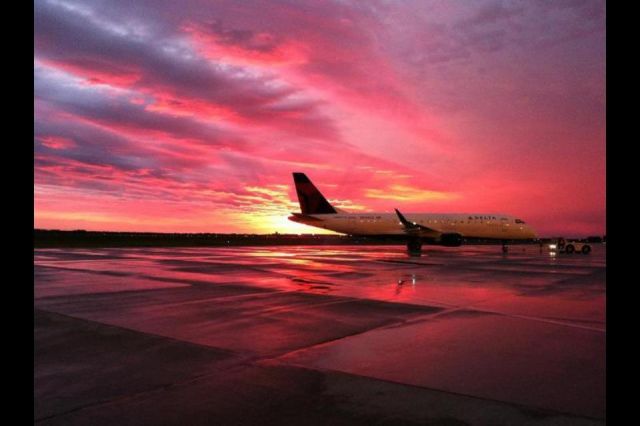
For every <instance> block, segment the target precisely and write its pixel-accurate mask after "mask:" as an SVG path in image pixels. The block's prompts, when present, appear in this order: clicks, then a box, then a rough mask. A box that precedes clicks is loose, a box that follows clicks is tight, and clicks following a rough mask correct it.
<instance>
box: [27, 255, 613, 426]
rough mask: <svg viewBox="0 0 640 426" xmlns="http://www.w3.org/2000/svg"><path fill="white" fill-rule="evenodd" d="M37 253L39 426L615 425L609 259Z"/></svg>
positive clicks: (36, 408) (36, 346) (35, 368)
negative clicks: (610, 393)
mask: <svg viewBox="0 0 640 426" xmlns="http://www.w3.org/2000/svg"><path fill="white" fill-rule="evenodd" d="M425 249H426V250H425V252H426V254H425V255H424V256H422V257H408V256H407V255H406V253H405V251H404V247H402V246H358V247H349V246H332V247H328V246H324V247H323V246H307V247H291V246H286V247H285V246H281V247H235V248H219V247H218V248H139V249H137V248H109V249H37V250H35V254H34V265H35V271H34V272H35V278H34V284H35V287H34V292H35V300H34V305H35V331H34V340H35V366H34V371H35V389H34V391H35V421H36V423H38V424H114V423H117V424H121V425H128V424H191V425H199V424H303V423H304V424H384V425H387V424H444V425H466V424H474V425H475V424H491V425H501V424H504V425H511V424H524V425H551V424H562V425H564V424H567V425H569V424H571V425H574V424H604V413H605V340H606V321H605V297H606V279H605V273H606V264H605V247H604V246H602V245H595V246H594V250H593V252H592V254H590V255H562V254H559V255H552V254H550V253H548V252H546V251H543V252H540V251H539V249H538V247H537V246H513V247H511V251H510V252H509V253H508V254H506V255H504V254H503V253H502V252H501V250H500V247H499V246H463V247H460V248H442V247H425Z"/></svg>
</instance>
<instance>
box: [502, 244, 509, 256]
mask: <svg viewBox="0 0 640 426" xmlns="http://www.w3.org/2000/svg"><path fill="white" fill-rule="evenodd" d="M502 253H504V254H507V253H509V247H508V246H507V242H506V241H503V242H502Z"/></svg>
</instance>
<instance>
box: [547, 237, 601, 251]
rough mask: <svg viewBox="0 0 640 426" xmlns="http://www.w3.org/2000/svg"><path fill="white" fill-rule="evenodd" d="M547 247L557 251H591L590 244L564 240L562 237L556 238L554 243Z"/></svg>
mask: <svg viewBox="0 0 640 426" xmlns="http://www.w3.org/2000/svg"><path fill="white" fill-rule="evenodd" d="M549 249H550V250H552V251H556V252H558V253H566V254H573V253H582V254H589V253H591V244H589V243H583V242H580V241H566V240H565V239H564V238H558V241H557V242H556V243H552V244H549Z"/></svg>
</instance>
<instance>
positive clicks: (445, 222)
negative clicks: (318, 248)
mask: <svg viewBox="0 0 640 426" xmlns="http://www.w3.org/2000/svg"><path fill="white" fill-rule="evenodd" d="M405 217H406V219H407V220H408V221H410V222H413V223H416V224H418V225H422V226H424V227H426V228H429V229H431V230H433V231H431V232H430V231H422V232H420V235H421V236H423V237H427V238H429V237H433V238H437V237H438V236H439V235H441V234H448V233H456V234H460V235H461V236H462V237H465V238H487V239H502V240H512V239H530V238H535V236H536V235H535V232H534V231H533V229H532V228H531V227H529V226H528V225H526V224H525V223H524V222H523V221H521V220H520V219H516V218H515V217H513V216H508V215H504V214H476V213H456V214H445V213H413V214H412V213H407V214H405ZM290 219H291V220H293V221H295V222H298V223H303V224H305V225H310V226H314V227H317V228H323V229H329V230H331V231H335V232H339V233H342V234H349V235H379V236H385V235H387V236H392V235H406V231H405V229H404V227H403V225H402V223H401V222H400V221H399V219H398V216H397V215H396V214H394V213H337V214H311V215H296V216H292V217H291V218H290Z"/></svg>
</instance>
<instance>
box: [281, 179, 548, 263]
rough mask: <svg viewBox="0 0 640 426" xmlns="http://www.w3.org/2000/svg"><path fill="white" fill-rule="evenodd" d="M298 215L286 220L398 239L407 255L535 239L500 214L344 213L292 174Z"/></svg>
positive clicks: (517, 222)
mask: <svg viewBox="0 0 640 426" xmlns="http://www.w3.org/2000/svg"><path fill="white" fill-rule="evenodd" d="M293 180H294V182H295V185H296V192H297V194H298V201H299V202H300V210H301V213H293V215H292V216H289V220H292V221H294V222H298V223H302V224H305V225H309V226H315V227H317V228H324V229H329V230H332V231H335V232H340V233H342V234H349V235H358V236H368V237H385V238H393V237H398V238H400V239H402V240H404V241H406V242H407V249H408V250H409V252H411V253H419V252H420V250H421V249H422V243H428V244H437V245H442V246H448V247H457V246H460V245H462V243H463V242H464V241H473V240H474V239H475V240H497V241H501V242H502V244H503V248H504V249H505V250H506V243H507V242H509V241H512V240H529V239H532V238H535V237H536V235H535V232H534V231H533V229H531V227H529V226H528V225H527V224H525V223H524V221H522V220H521V219H516V218H514V217H513V216H508V215H504V214H484V213H483V214H478V213H455V214H445V213H413V214H411V215H407V216H409V218H407V217H405V216H404V215H403V214H402V213H400V211H399V210H398V209H395V211H396V212H395V214H394V213H347V212H345V211H343V210H340V209H337V208H335V207H333V206H332V205H331V204H329V202H328V201H327V199H326V198H324V196H323V195H322V194H321V193H320V191H318V189H317V188H316V187H315V186H314V185H313V183H311V181H310V180H309V178H308V177H307V176H306V175H305V174H304V173H294V174H293Z"/></svg>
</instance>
